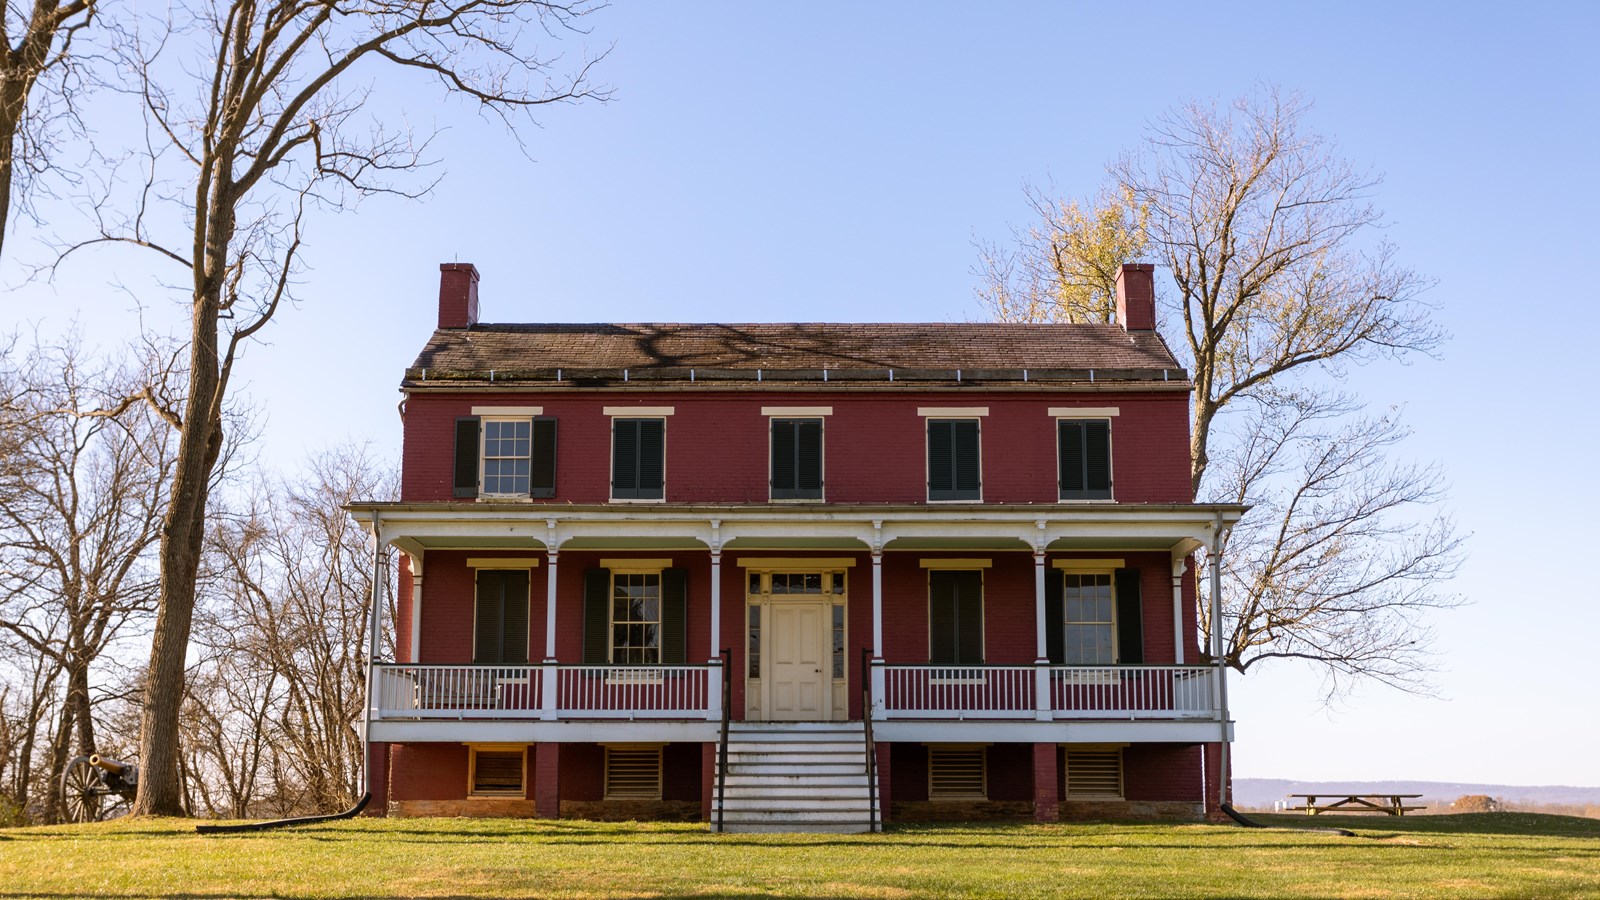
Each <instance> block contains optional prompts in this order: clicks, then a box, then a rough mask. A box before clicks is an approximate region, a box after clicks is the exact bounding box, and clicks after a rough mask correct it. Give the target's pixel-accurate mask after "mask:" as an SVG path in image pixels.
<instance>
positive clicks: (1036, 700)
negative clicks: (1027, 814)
mask: <svg viewBox="0 0 1600 900" xmlns="http://www.w3.org/2000/svg"><path fill="white" fill-rule="evenodd" d="M1034 524H1035V525H1036V527H1037V528H1038V530H1039V533H1038V536H1037V539H1036V540H1035V542H1034V545H1033V649H1034V653H1033V716H1034V718H1035V719H1037V720H1039V721H1040V722H1048V721H1050V719H1051V711H1050V705H1051V704H1050V646H1049V641H1048V635H1046V634H1045V614H1044V604H1045V600H1044V594H1045V590H1044V579H1045V574H1046V572H1045V558H1044V557H1045V554H1044V548H1045V537H1044V526H1045V523H1044V520H1042V519H1041V520H1040V521H1038V522H1036V523H1034ZM1041 821H1043V820H1041Z"/></svg>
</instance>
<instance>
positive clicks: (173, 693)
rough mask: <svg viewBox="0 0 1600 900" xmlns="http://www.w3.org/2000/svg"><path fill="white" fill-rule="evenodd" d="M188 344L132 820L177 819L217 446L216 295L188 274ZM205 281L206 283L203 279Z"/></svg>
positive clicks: (200, 279) (219, 441) (219, 440)
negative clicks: (183, 712)
mask: <svg viewBox="0 0 1600 900" xmlns="http://www.w3.org/2000/svg"><path fill="white" fill-rule="evenodd" d="M196 281H197V282H202V283H200V284H197V288H196V291H195V299H194V307H195V310H194V322H193V330H192V334H193V336H194V338H193V341H192V342H191V343H190V345H189V396H188V399H187V400H186V401H185V403H184V416H183V430H182V434H181V435H180V437H179V439H178V460H177V467H176V471H175V473H174V477H173V482H172V503H171V506H169V507H168V510H167V516H166V520H165V522H164V523H163V525H162V533H161V598H160V601H159V602H160V605H159V607H158V608H157V611H156V626H155V635H154V638H153V640H152V642H151V647H150V670H149V675H148V679H147V681H146V684H145V695H144V710H143V712H142V714H141V716H140V719H139V766H140V768H139V794H138V797H137V799H136V800H135V803H134V809H133V811H134V814H135V815H141V816H181V815H183V814H184V803H183V791H182V786H181V785H180V783H179V781H180V779H179V777H178V774H179V773H178V768H179V760H178V753H179V750H178V711H179V707H180V706H181V705H182V704H183V685H184V658H185V656H186V654H187V652H188V648H189V632H190V628H191V625H192V624H193V618H194V589H195V578H196V573H197V572H198V570H199V567H200V544H201V541H202V539H203V538H204V537H205V521H206V519H205V512H206V500H207V498H208V496H209V495H210V487H211V470H212V468H213V467H214V466H215V465H216V461H217V456H218V454H219V452H220V450H221V446H222V421H221V416H220V411H219V409H218V404H217V402H216V398H217V397H218V395H219V394H220V391H221V388H222V386H221V384H220V381H221V378H220V375H219V372H218V357H217V307H218V304H217V300H216V293H217V292H216V289H215V288H212V287H211V284H220V282H215V281H213V282H211V284H205V283H203V276H199V275H197V276H196ZM204 281H210V279H204Z"/></svg>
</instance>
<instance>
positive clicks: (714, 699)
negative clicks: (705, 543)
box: [706, 525, 732, 722]
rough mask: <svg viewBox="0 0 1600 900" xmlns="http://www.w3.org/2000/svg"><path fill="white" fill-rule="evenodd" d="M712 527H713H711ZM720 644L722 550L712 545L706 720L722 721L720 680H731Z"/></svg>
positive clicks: (718, 546)
mask: <svg viewBox="0 0 1600 900" xmlns="http://www.w3.org/2000/svg"><path fill="white" fill-rule="evenodd" d="M713 527H715V526H714V525H713ZM721 642H722V550H721V549H720V545H713V547H712V550H711V650H710V657H711V658H710V659H709V660H708V662H709V664H710V665H709V667H708V668H707V669H706V693H707V696H706V718H707V719H709V720H711V721H713V722H720V721H722V679H724V678H731V677H732V676H731V675H730V674H729V673H728V672H724V671H723V667H722V654H720V653H718V652H717V651H718V650H720V649H721V648H720V647H718V646H717V645H718V644H719V643H721Z"/></svg>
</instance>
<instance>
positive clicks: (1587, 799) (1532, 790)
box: [1233, 778, 1600, 808]
mask: <svg viewBox="0 0 1600 900" xmlns="http://www.w3.org/2000/svg"><path fill="white" fill-rule="evenodd" d="M1335 790H1337V791H1354V792H1355V793H1358V794H1359V793H1373V794H1378V793H1396V794H1421V795H1422V799H1423V802H1425V803H1426V802H1430V801H1434V800H1443V801H1446V802H1448V801H1451V800H1454V799H1456V798H1457V797H1460V796H1462V795H1464V794H1488V795H1489V796H1491V797H1497V798H1500V799H1503V800H1506V801H1507V802H1510V803H1562V804H1577V805H1584V804H1590V803H1594V804H1600V787H1571V786H1568V785H1521V784H1472V783H1470V782H1458V781H1291V780H1289V779H1286V778H1235V779H1234V780H1233V798H1234V805H1236V806H1240V807H1246V806H1248V807H1256V808H1263V807H1271V806H1272V804H1273V803H1275V802H1277V801H1279V800H1283V799H1285V798H1286V797H1287V796H1288V795H1289V794H1309V793H1314V792H1318V791H1335Z"/></svg>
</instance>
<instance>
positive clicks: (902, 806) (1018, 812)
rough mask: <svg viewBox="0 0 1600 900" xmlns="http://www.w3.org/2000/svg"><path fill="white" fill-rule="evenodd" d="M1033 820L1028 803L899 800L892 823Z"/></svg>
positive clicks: (893, 808) (892, 810)
mask: <svg viewBox="0 0 1600 900" xmlns="http://www.w3.org/2000/svg"><path fill="white" fill-rule="evenodd" d="M1032 819H1033V804H1032V803H1029V802H1028V801H1026V800H896V801H894V802H893V803H890V804H889V820H890V821H891V822H1025V821H1032Z"/></svg>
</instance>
